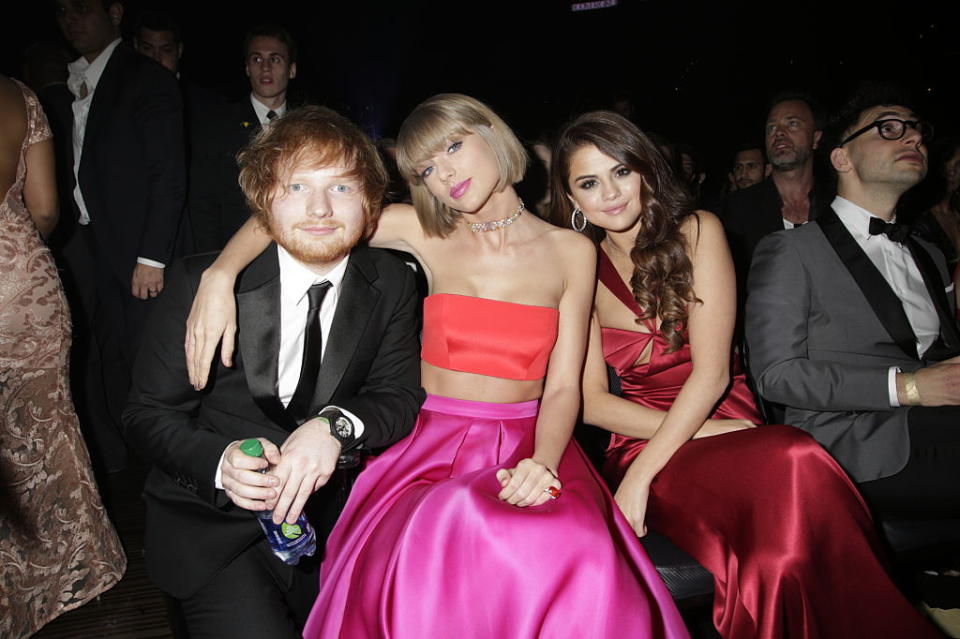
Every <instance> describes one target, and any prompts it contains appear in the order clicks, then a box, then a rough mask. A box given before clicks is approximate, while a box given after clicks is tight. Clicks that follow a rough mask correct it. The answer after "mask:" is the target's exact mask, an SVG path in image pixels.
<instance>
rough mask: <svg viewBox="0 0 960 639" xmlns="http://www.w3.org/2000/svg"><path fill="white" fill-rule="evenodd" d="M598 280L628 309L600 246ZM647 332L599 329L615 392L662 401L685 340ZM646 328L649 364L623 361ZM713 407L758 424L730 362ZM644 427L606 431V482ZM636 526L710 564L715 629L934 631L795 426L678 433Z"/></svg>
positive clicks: (863, 511)
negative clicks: (726, 382) (680, 441)
mask: <svg viewBox="0 0 960 639" xmlns="http://www.w3.org/2000/svg"><path fill="white" fill-rule="evenodd" d="M600 281H601V283H602V284H603V285H604V286H606V287H607V289H609V290H610V292H611V293H613V294H614V295H615V296H617V298H618V299H620V300H621V301H622V302H623V303H624V304H626V305H627V306H628V307H629V308H630V309H631V310H632V311H633V312H634V313H636V314H637V315H640V308H639V306H638V305H637V302H636V300H635V299H634V298H633V295H632V294H631V293H630V291H629V290H628V289H627V286H626V284H625V283H624V282H623V280H622V279H621V278H620V276H619V274H618V273H617V271H616V269H615V268H614V266H613V264H612V263H611V262H610V260H609V258H607V256H606V255H604V253H603V252H602V251H601V252H600ZM647 328H648V331H649V332H637V331H628V330H621V329H615V328H603V329H601V332H602V340H603V353H604V359H605V360H606V362H607V364H608V365H610V366H612V367H613V368H614V369H615V370H616V372H617V374H618V375H619V376H620V379H621V381H622V389H623V390H622V393H623V397H625V398H627V399H630V400H631V401H634V402H636V403H638V404H641V405H643V406H647V407H649V408H654V409H657V410H663V411H666V410H668V409H669V408H670V406H671V405H672V404H673V401H674V399H675V398H676V397H677V394H678V393H679V392H680V389H681V388H682V387H683V384H684V382H686V380H687V377H688V376H689V375H690V372H691V369H692V363H691V359H690V345H689V344H685V345H684V346H683V347H682V348H680V349H679V350H677V351H674V352H672V353H667V352H666V350H667V347H668V344H667V342H666V340H665V339H664V337H663V336H662V335H661V334H660V333H659V332H657V331H656V330H655V326H654V325H653V323H652V322H650V323H648V325H647ZM650 340H653V347H652V350H651V353H650V360H649V362H648V363H644V364H635V362H636V361H637V358H638V357H639V356H640V355H641V353H643V351H644V349H645V348H646V347H647V344H648V343H649V342H650ZM734 372H735V373H736V374H735V375H734V376H733V381H732V383H731V386H730V389H729V390H728V391H727V393H726V394H725V395H724V396H723V398H722V399H721V400H720V402H719V404H718V405H717V406H716V408H715V410H714V412H713V414H712V415H711V417H712V418H718V419H749V420H751V421H753V422H755V423H760V422H761V419H760V416H759V414H758V412H757V409H756V405H755V403H754V400H753V397H752V395H751V393H750V391H749V389H748V388H747V385H746V382H745V379H744V376H743V374H742V373H739V372H737V371H734ZM645 444H646V441H645V440H637V439H632V438H629V437H623V436H620V435H613V437H612V439H611V441H610V446H609V448H608V450H607V457H606V463H605V465H604V475H605V476H606V478H607V480H608V481H609V482H610V483H611V485H613V486H615V485H617V484H618V483H619V482H620V480H621V479H622V478H623V475H624V473H625V472H626V470H627V468H628V467H629V466H630V464H631V462H633V460H634V459H635V458H636V456H637V455H638V454H639V453H640V451H641V450H642V449H643V447H644V445H645ZM647 523H648V525H649V526H650V527H651V528H652V529H654V530H656V531H658V532H660V533H662V534H664V535H666V536H668V537H669V538H670V539H671V540H672V541H673V542H674V543H675V544H677V546H679V547H680V548H682V549H683V550H684V551H686V552H687V553H688V554H690V555H691V556H692V557H694V558H695V559H696V560H697V561H698V562H700V563H701V564H702V565H703V566H704V567H705V568H706V569H707V570H709V571H710V573H711V574H712V575H713V577H714V606H713V622H714V625H715V626H716V628H717V630H718V631H719V632H720V634H721V635H722V636H723V637H725V638H726V639H757V638H763V639H772V638H774V637H804V638H808V639H824V638H827V637H836V638H837V639H841V638H842V639H853V638H857V637H862V638H864V639H867V638H869V639H881V638H885V637H889V638H891V639H892V638H898V639H902V638H904V637H911V639H915V638H919V637H939V636H940V634H939V633H937V632H936V631H935V630H934V629H933V627H932V626H930V625H929V624H928V623H927V622H926V621H925V620H924V619H923V618H922V617H921V616H920V614H919V613H918V612H917V611H916V610H915V609H914V608H913V607H912V606H911V605H910V604H909V603H908V602H907V600H906V599H905V598H904V597H903V595H902V594H901V593H900V592H899V591H898V590H897V588H896V587H895V586H894V584H893V582H892V581H891V580H890V578H889V576H888V575H887V573H886V571H885V570H884V567H883V566H882V565H881V560H880V558H879V556H880V554H881V553H882V550H881V544H880V542H879V540H878V538H877V535H876V533H875V531H874V527H873V521H872V520H871V517H870V514H869V512H868V511H867V507H866V505H865V504H864V502H863V500H862V498H861V497H860V495H859V493H858V492H857V490H856V488H855V487H854V485H853V483H852V482H851V481H850V479H849V478H848V477H847V476H846V474H845V473H844V472H843V470H842V469H841V468H840V466H839V465H838V464H837V463H836V462H835V461H834V460H833V458H832V457H830V455H829V454H828V453H827V452H826V451H825V450H824V449H823V448H822V447H821V446H820V445H819V444H817V442H816V441H815V440H814V439H813V438H812V437H810V436H809V435H808V434H807V433H805V432H803V431H801V430H799V429H796V428H793V427H791V426H782V425H777V426H762V427H760V428H755V429H748V430H741V431H737V432H733V433H727V434H724V435H716V436H713V437H707V438H703V439H697V440H691V441H689V442H687V443H686V444H684V445H683V446H681V447H680V449H679V450H677V452H676V453H675V454H674V455H673V457H672V458H671V459H670V461H669V462H668V463H667V465H666V466H664V468H663V469H662V470H661V471H660V473H658V474H657V477H656V479H654V481H653V483H652V485H651V488H650V499H649V503H648V506H647Z"/></svg>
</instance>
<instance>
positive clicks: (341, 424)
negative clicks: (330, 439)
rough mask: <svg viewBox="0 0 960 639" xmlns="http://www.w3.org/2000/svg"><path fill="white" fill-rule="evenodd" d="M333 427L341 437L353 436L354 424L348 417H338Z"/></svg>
mask: <svg viewBox="0 0 960 639" xmlns="http://www.w3.org/2000/svg"><path fill="white" fill-rule="evenodd" d="M333 427H334V428H335V429H336V431H337V435H339V436H340V437H352V436H353V424H352V423H351V422H350V420H349V419H347V418H346V417H338V418H337V419H336V420H334V422H333Z"/></svg>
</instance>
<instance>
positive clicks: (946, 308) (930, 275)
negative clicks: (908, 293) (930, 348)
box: [905, 237, 960, 354]
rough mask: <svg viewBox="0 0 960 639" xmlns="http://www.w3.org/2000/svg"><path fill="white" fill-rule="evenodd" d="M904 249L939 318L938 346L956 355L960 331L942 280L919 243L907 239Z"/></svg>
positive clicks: (959, 343) (959, 345)
mask: <svg viewBox="0 0 960 639" xmlns="http://www.w3.org/2000/svg"><path fill="white" fill-rule="evenodd" d="M905 245H906V247H907V248H908V249H909V250H910V254H911V255H912V256H913V261H914V263H916V265H917V270H919V271H920V276H921V277H922V278H923V283H924V285H925V286H926V287H927V293H929V294H930V299H931V300H932V301H933V305H934V307H935V308H936V309H937V316H938V317H939V318H940V340H941V342H942V344H941V345H940V346H941V347H942V348H943V349H944V351H945V352H949V353H951V354H952V353H956V351H957V348H958V347H960V331H958V329H957V322H956V319H955V318H954V317H953V316H952V315H951V313H950V304H949V302H947V294H946V291H945V290H944V288H943V280H942V279H941V278H940V276H939V274H938V272H937V265H936V264H935V263H934V261H933V259H931V257H930V254H929V253H927V251H926V249H924V248H923V247H922V246H921V245H920V243H919V242H917V240H916V239H915V238H913V237H909V238H907V241H906V242H905Z"/></svg>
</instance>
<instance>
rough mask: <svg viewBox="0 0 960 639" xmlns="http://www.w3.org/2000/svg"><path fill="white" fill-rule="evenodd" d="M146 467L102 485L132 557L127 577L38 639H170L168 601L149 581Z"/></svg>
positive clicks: (55, 622)
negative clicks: (145, 548) (143, 496)
mask: <svg viewBox="0 0 960 639" xmlns="http://www.w3.org/2000/svg"><path fill="white" fill-rule="evenodd" d="M145 476H146V469H145V468H144V467H143V466H142V465H137V466H133V467H131V468H128V469H127V470H125V471H123V472H120V473H117V474H115V475H111V476H110V477H108V478H107V479H106V480H105V481H103V482H101V486H102V488H103V490H102V492H103V493H104V495H103V497H104V502H105V504H106V506H107V510H108V511H109V513H110V518H111V520H112V521H113V523H114V525H115V526H116V527H117V532H118V533H119V534H120V541H121V542H122V543H123V549H124V550H125V551H126V553H127V572H126V574H125V575H124V576H123V579H122V580H121V581H120V583H119V584H117V585H116V586H114V587H113V588H112V589H111V590H108V591H107V592H105V593H104V594H102V595H101V596H100V597H97V598H96V599H94V600H93V601H90V602H89V603H87V604H85V605H83V606H80V607H79V608H77V609H75V610H71V611H70V612H67V613H65V614H63V615H61V616H60V617H58V618H57V619H54V620H53V621H52V622H50V623H49V624H47V625H46V626H45V627H44V628H43V629H41V630H40V632H38V633H37V634H36V635H34V639H87V638H89V637H96V638H97V639H170V638H172V637H173V633H172V632H171V631H170V625H169V623H168V622H167V612H166V605H165V604H164V600H163V596H162V595H161V593H160V591H159V590H157V588H156V586H154V585H153V583H152V582H151V581H150V579H149V578H148V577H147V570H146V566H145V564H144V558H143V525H144V524H143V514H144V508H143V501H141V499H140V490H141V487H142V486H143V479H144V477H145Z"/></svg>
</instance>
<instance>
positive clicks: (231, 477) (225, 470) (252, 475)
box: [220, 437, 280, 510]
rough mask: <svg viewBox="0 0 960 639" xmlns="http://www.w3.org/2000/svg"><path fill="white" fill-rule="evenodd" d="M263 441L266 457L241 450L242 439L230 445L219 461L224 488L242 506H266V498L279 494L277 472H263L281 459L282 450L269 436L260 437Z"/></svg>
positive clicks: (273, 497)
mask: <svg viewBox="0 0 960 639" xmlns="http://www.w3.org/2000/svg"><path fill="white" fill-rule="evenodd" d="M257 439H258V440H259V441H260V443H261V444H262V445H263V457H251V456H250V455H247V454H246V453H244V452H243V451H241V450H240V443H241V442H240V441H235V442H233V443H232V444H230V445H229V446H227V449H226V451H225V452H224V454H223V461H222V462H221V463H220V483H221V484H222V485H223V490H224V492H225V493H226V494H227V497H229V498H230V501H232V502H233V503H235V504H236V505H237V506H240V508H246V509H247V510H266V509H267V508H268V506H267V504H266V502H267V501H268V500H269V501H273V500H275V499H276V498H277V490H276V488H275V487H276V486H278V485H279V484H280V480H278V479H277V478H276V476H274V475H272V474H270V475H266V474H263V473H262V472H260V471H262V470H265V469H266V468H267V467H268V466H270V465H271V464H276V463H279V461H280V450H279V449H278V448H277V447H276V446H275V445H274V443H273V442H271V441H270V440H268V439H264V438H263V437H258V438H257Z"/></svg>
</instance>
